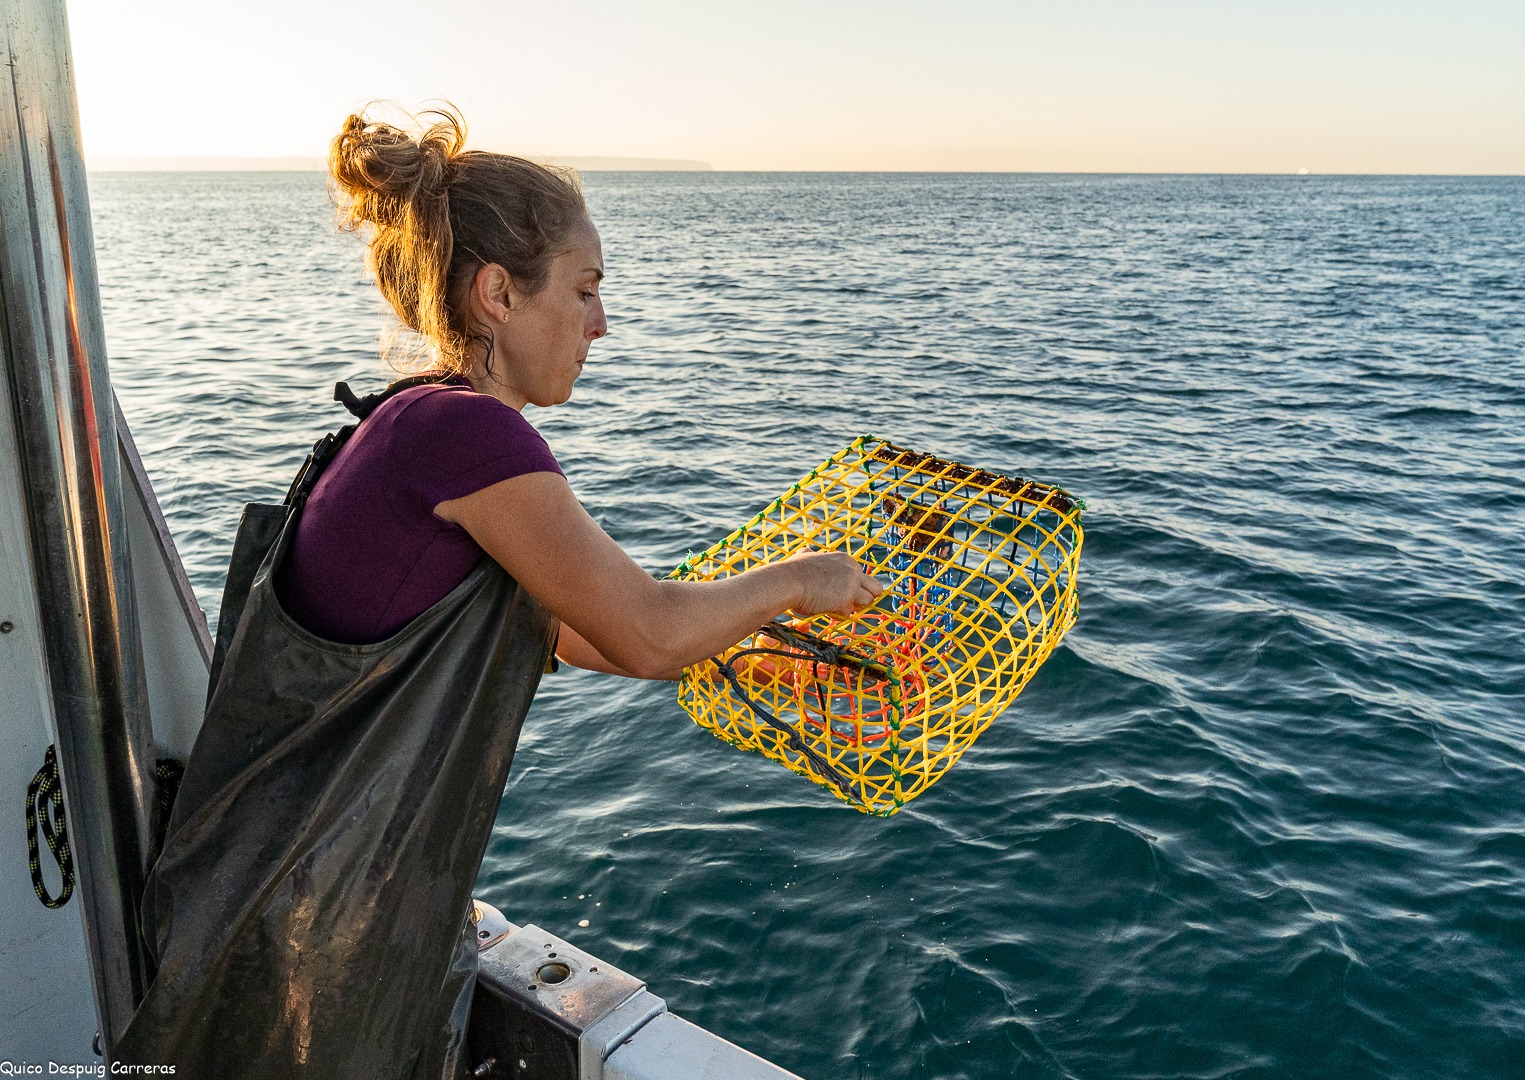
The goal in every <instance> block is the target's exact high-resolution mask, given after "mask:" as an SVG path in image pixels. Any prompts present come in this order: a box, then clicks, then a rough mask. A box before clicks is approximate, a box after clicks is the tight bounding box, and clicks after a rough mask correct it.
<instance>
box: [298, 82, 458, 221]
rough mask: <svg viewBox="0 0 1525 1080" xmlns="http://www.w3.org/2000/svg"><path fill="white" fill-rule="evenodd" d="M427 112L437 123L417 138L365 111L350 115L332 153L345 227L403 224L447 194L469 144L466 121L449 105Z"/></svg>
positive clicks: (331, 170) (332, 170) (331, 168)
mask: <svg viewBox="0 0 1525 1080" xmlns="http://www.w3.org/2000/svg"><path fill="white" fill-rule="evenodd" d="M423 116H424V117H432V118H433V120H434V122H433V123H431V124H430V125H429V126H428V127H427V128H425V129H424V131H423V132H422V134H420V135H418V136H416V137H415V136H413V135H410V134H409V133H408V132H406V131H404V130H402V129H401V128H398V127H394V126H393V125H391V124H388V123H385V122H383V121H379V120H371V119H369V118H367V117H366V116H365V115H364V114H363V113H351V114H350V115H349V116H348V117H347V118H346V119H345V121H344V126H343V128H341V129H340V131H339V134H338V135H337V136H336V137H335V138H334V141H333V144H332V145H331V146H330V147H329V151H328V170H329V174H330V175H331V176H332V177H333V179H334V185H335V187H336V188H337V194H338V195H339V196H340V209H341V211H343V213H342V216H341V222H340V224H341V226H343V227H348V228H351V229H353V228H357V227H359V226H360V225H363V224H366V223H370V224H374V225H380V226H392V227H401V226H403V225H404V224H405V223H406V222H407V221H408V220H409V218H410V217H413V218H414V220H417V216H419V214H420V212H421V211H422V212H423V216H427V211H426V208H427V207H428V205H429V204H430V203H434V202H438V201H440V200H442V199H444V198H445V196H446V192H447V190H448V185H449V173H450V163H451V161H452V160H453V159H454V158H455V157H456V156H458V155H459V154H460V153H461V151H462V150H463V149H464V148H465V145H466V122H465V121H464V120H463V119H462V118H461V115H460V113H459V112H457V111H456V110H455V108H454V107H453V106H450V105H445V106H442V107H440V108H438V109H434V110H430V111H429V112H426V113H424V114H423Z"/></svg>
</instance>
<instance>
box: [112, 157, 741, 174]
mask: <svg viewBox="0 0 1525 1080" xmlns="http://www.w3.org/2000/svg"><path fill="white" fill-rule="evenodd" d="M543 160H546V161H548V162H550V163H551V164H555V165H568V166H571V167H572V168H574V169H576V170H578V171H579V172H713V171H714V166H713V165H711V164H710V163H709V162H707V161H685V160H683V159H681V158H640V157H562V156H560V155H553V156H551V157H549V158H545V159H543ZM85 164H86V166H87V168H89V170H90V171H91V172H322V171H323V170H324V169H325V168H327V167H328V166H327V163H326V162H325V161H324V160H323V159H322V158H315V157H111V156H107V157H89V158H87V159H86V162H85Z"/></svg>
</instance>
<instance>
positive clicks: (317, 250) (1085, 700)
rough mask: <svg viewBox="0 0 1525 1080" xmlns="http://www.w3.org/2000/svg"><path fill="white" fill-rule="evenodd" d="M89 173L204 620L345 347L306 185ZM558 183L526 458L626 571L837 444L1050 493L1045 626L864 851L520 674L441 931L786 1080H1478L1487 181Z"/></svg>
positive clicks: (812, 793)
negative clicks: (736, 1045)
mask: <svg viewBox="0 0 1525 1080" xmlns="http://www.w3.org/2000/svg"><path fill="white" fill-rule="evenodd" d="M92 185H93V187H92V196H93V199H94V209H95V215H96V220H97V241H98V245H99V256H100V262H101V272H102V280H103V290H104V299H105V305H106V318H107V333H108V338H109V341H110V345H111V352H112V366H113V372H114V375H115V379H116V382H117V387H118V391H119V393H120V395H121V397H122V401H123V406H124V408H125V410H126V413H127V416H128V418H129V420H130V421H131V423H132V425H133V428H134V431H135V433H136V435H137V437H138V440H139V442H140V445H141V447H142V449H143V452H144V456H145V458H146V461H147V465H148V470H149V472H150V474H151V475H152V477H153V478H154V481H155V483H156V485H157V487H158V491H159V495H160V498H161V500H162V501H163V503H164V505H165V509H166V511H167V514H168V517H169V520H170V523H171V525H172V526H173V528H174V530H175V534H176V537H177V539H178V541H179V543H180V544H181V549H182V554H183V555H184V557H185V559H186V562H187V564H188V566H189V568H190V572H191V576H192V580H193V581H194V583H195V585H196V588H197V591H198V595H199V596H200V598H201V601H202V604H203V606H204V607H206V608H207V609H208V610H209V611H211V610H212V609H213V608H214V607H215V604H216V597H217V595H218V591H219V589H220V585H221V574H222V571H223V560H224V559H225V558H226V556H227V552H228V549H229V547H230V545H231V542H232V536H233V529H234V525H235V522H236V519H237V513H238V509H239V505H240V504H241V503H242V502H243V501H244V500H246V499H250V498H255V497H258V498H271V497H278V496H279V494H280V493H281V492H282V491H283V490H284V488H285V485H286V483H287V482H288V480H289V478H290V475H291V473H292V471H293V470H294V469H295V467H296V465H297V463H298V462H299V460H300V457H301V455H302V454H303V453H304V452H305V450H306V448H307V446H308V445H310V443H311V441H312V440H313V439H314V438H315V437H316V436H317V434H319V433H320V432H321V431H323V430H325V429H327V428H329V427H331V426H335V425H337V424H338V423H339V422H340V421H341V420H342V419H344V416H343V414H342V412H341V410H340V409H339V407H338V406H336V405H333V404H332V403H330V402H328V401H327V400H326V399H327V398H328V396H329V392H330V389H331V386H332V384H333V382H334V380H335V379H336V378H352V379H359V380H360V381H362V382H364V383H366V384H368V385H379V384H380V383H381V381H382V380H383V378H384V372H383V368H382V366H381V364H380V362H379V361H378V360H377V359H376V356H377V353H376V348H377V340H378V336H379V335H380V334H381V332H382V331H383V329H384V321H383V318H382V316H381V314H380V311H379V308H378V306H377V305H378V302H377V301H376V299H375V298H374V295H373V290H372V289H371V288H370V286H368V285H367V284H366V283H365V281H364V276H363V273H362V269H361V261H360V252H359V249H358V247H357V246H356V244H355V243H354V242H353V241H352V240H350V239H349V238H343V237H338V236H335V235H334V234H333V231H332V226H331V210H330V208H329V205H328V203H327V200H326V196H325V194H324V191H323V188H322V186H321V181H320V179H319V178H317V177H314V176H304V175H290V176H283V175H200V176H194V175H180V176H175V175H116V176H112V175H102V176H96V177H94V178H93V180H92ZM587 189H588V195H589V201H590V203H591V204H592V207H593V210H594V214H595V218H596V221H597V223H598V224H599V225H600V227H601V229H602V231H603V237H604V246H605V253H606V258H607V264H608V270H609V279H608V281H607V282H606V285H605V301H606V305H607V308H608V311H609V319H610V334H609V337H608V338H607V339H606V340H604V341H601V342H599V343H597V344H596V345H595V347H594V351H593V354H592V356H591V358H590V362H589V365H588V368H587V371H586V373H585V375H584V376H583V380H582V382H581V383H580V384H579V388H578V392H577V394H576V396H575V397H574V399H573V401H572V402H571V403H570V404H568V405H566V406H563V407H560V408H557V409H554V410H550V411H546V412H538V413H537V412H533V410H532V416H531V418H532V419H533V420H534V422H535V423H536V424H537V425H538V426H539V427H540V429H541V431H542V432H544V433H545V435H546V436H547V438H548V439H549V440H550V442H551V445H552V447H553V448H554V449H555V450H556V452H557V453H558V455H559V456H560V457H561V459H562V461H563V463H564V465H565V467H566V470H567V473H568V475H569V477H570V478H571V480H572V482H573V485H574V487H575V488H576V490H577V491H578V493H579V494H580V496H581V497H582V498H583V500H584V502H585V503H586V505H587V506H588V507H589V509H590V510H591V511H592V512H593V513H594V515H595V516H596V517H598V518H599V519H600V520H601V521H602V523H603V524H604V526H605V527H606V528H607V529H608V530H609V531H610V533H612V534H613V535H614V536H615V538H616V539H618V540H619V541H620V542H621V543H622V544H624V545H625V546H626V548H627V549H628V550H629V551H631V553H632V554H634V555H635V557H636V558H637V559H638V560H640V561H641V562H642V563H643V565H645V566H647V567H649V568H651V569H653V570H666V569H668V568H670V567H671V566H673V565H675V564H676V563H677V562H678V561H679V560H680V559H681V558H682V556H683V554H684V552H685V551H686V550H688V549H690V548H693V549H696V550H697V549H699V548H702V547H703V546H704V545H706V544H708V543H709V542H711V541H712V540H714V539H716V538H718V537H719V536H720V535H723V534H724V533H725V532H727V531H729V530H730V529H731V528H732V527H734V526H735V525H737V524H739V523H740V522H741V521H742V520H744V519H745V518H747V517H750V516H751V514H752V513H753V512H754V511H756V510H757V509H759V508H760V507H761V505H762V504H763V503H764V502H765V501H767V500H768V499H769V498H771V497H772V496H773V495H774V494H776V493H777V492H778V491H779V490H780V489H781V488H783V487H784V486H785V485H786V484H788V483H789V482H791V481H792V480H794V479H795V478H797V477H798V476H799V475H800V474H801V473H803V472H804V471H805V470H806V469H808V468H809V466H811V465H812V464H814V463H816V462H817V461H819V460H820V459H822V458H824V457H825V456H826V455H827V454H828V453H830V452H832V451H834V450H837V449H839V448H840V447H841V446H843V445H845V444H846V443H847V442H848V441H849V439H850V438H852V437H853V436H855V435H858V434H861V433H864V432H873V433H875V434H879V435H882V436H885V437H888V438H892V439H894V440H896V441H898V442H902V443H905V444H908V445H911V446H914V447H917V448H920V449H925V450H929V451H934V452H937V453H940V454H943V455H947V456H952V457H956V458H960V459H962V460H965V461H967V462H969V463H971V464H975V465H980V466H986V467H989V468H993V469H997V470H1003V471H1010V472H1015V473H1019V474H1021V475H1024V476H1031V477H1035V478H1037V479H1041V480H1045V481H1049V482H1052V483H1057V484H1060V485H1062V486H1064V487H1065V488H1067V489H1069V490H1071V491H1073V492H1075V493H1077V494H1080V495H1083V496H1085V497H1086V498H1087V500H1088V502H1089V505H1090V511H1089V513H1088V515H1087V518H1086V526H1087V542H1086V549H1085V551H1086V553H1085V559H1084V563H1083V568H1082V578H1081V597H1082V599H1081V611H1080V620H1079V623H1078V625H1077V626H1076V627H1075V629H1074V630H1073V631H1072V632H1071V634H1070V636H1069V637H1068V638H1067V639H1066V642H1065V644H1064V646H1063V647H1062V648H1061V649H1060V650H1059V651H1058V652H1057V653H1056V654H1055V656H1054V657H1053V659H1052V660H1051V661H1050V662H1049V664H1048V666H1047V667H1046V668H1045V669H1044V670H1043V671H1042V672H1041V673H1040V674H1039V675H1038V677H1037V678H1036V679H1035V680H1034V682H1033V684H1032V685H1031V686H1030V687H1029V689H1028V690H1027V691H1026V692H1025V693H1024V695H1023V696H1022V698H1021V699H1020V701H1019V702H1018V703H1017V705H1016V706H1015V707H1014V708H1012V709H1011V710H1010V711H1008V712H1007V713H1006V714H1005V715H1004V716H1002V717H1001V718H1000V719H999V720H997V722H996V723H995V725H994V726H993V727H992V728H991V729H990V731H989V732H988V733H987V734H985V735H984V737H983V738H982V739H981V741H980V742H979V743H978V744H977V745H976V746H975V747H974V749H973V750H971V751H970V752H969V753H968V754H967V755H966V756H965V757H964V758H963V760H962V761H961V762H960V763H959V765H958V766H957V767H955V768H954V770H953V771H952V772H951V773H950V774H949V775H948V776H947V777H946V778H944V779H943V780H942V781H941V782H940V783H939V784H938V785H937V786H936V787H935V788H933V789H932V790H931V791H930V792H929V793H928V794H927V795H925V796H923V797H922V798H921V799H920V800H918V801H917V802H916V803H914V804H913V805H912V806H911V807H909V808H908V809H906V810H905V811H903V812H902V813H900V814H899V815H898V816H897V817H895V818H892V819H889V820H880V819H876V818H869V817H864V816H861V815H859V814H856V813H854V812H852V811H851V810H848V809H846V808H844V807H843V806H841V804H839V803H837V802H836V801H835V800H834V799H832V798H831V797H830V796H829V795H828V794H827V793H825V792H824V791H822V790H820V789H818V788H815V787H813V786H811V785H810V784H808V783H806V782H804V781H803V780H801V779H799V778H798V777H794V776H791V775H789V774H788V773H786V772H784V771H783V770H782V769H780V768H778V767H777V766H775V765H772V764H770V763H768V762H766V761H764V760H762V759H760V758H758V757H756V756H753V755H744V754H740V753H737V752H736V751H735V750H733V749H731V748H729V747H727V746H725V745H724V744H722V743H720V742H718V741H717V740H715V739H714V738H712V737H711V736H709V735H708V734H706V733H704V732H703V731H701V730H700V729H698V728H697V727H695V726H694V725H692V724H691V723H689V722H688V720H687V719H686V718H685V716H684V714H683V713H682V712H681V710H680V709H679V708H678V706H677V704H676V702H675V700H674V693H673V688H672V687H671V686H669V685H658V684H636V683H629V682H623V681H619V680H615V679H611V678H609V677H605V676H598V675H591V674H586V673H581V672H565V671H564V672H563V673H561V674H559V675H556V676H554V677H551V678H548V679H547V680H546V683H545V684H544V688H543V690H542V692H541V695H540V697H539V698H538V700H537V702H536V705H535V708H534V711H533V713H532V714H531V719H530V721H529V723H528V725H527V728H526V733H525V737H524V740H523V742H522V744H521V750H520V754H519V757H518V759H517V760H516V762H515V765H514V770H513V775H512V777H511V778H510V781H509V785H508V790H507V792H506V794H505V797H504V801H503V807H502V811H501V813H500V815H499V820H498V826H497V831H496V834H495V836H494V839H493V843H492V846H491V850H490V851H489V854H488V857H487V861H486V864H485V865H484V867H483V870H482V874H481V879H480V882H479V886H478V893H479V895H481V896H483V897H484V898H486V899H489V900H491V901H492V902H494V903H496V904H498V905H499V906H500V907H502V908H503V909H504V910H505V911H506V912H507V913H508V914H509V916H510V917H511V918H513V919H515V920H516V921H533V922H536V923H538V924H540V925H542V926H544V927H546V928H548V929H551V930H554V931H556V932H559V933H561V934H563V935H565V936H567V937H569V938H571V939H572V940H574V941H576V942H577V943H578V944H580V945H583V946H584V947H586V948H588V949H589V950H591V951H593V952H594V953H597V954H598V955H600V956H603V957H605V958H606V959H608V960H610V961H613V962H615V963H618V964H619V965H621V966H623V967H625V968H626V969H628V970H630V971H632V972H635V973H637V974H639V975H640V976H642V977H644V978H646V979H647V980H648V981H649V983H650V984H651V987H652V989H653V990H654V991H655V992H656V993H658V994H660V995H662V996H664V997H665V998H667V1000H668V1002H669V1004H670V1005H671V1007H672V1008H673V1009H674V1010H675V1011H677V1012H679V1013H681V1014H683V1015H685V1016H687V1017H689V1018H690V1019H692V1020H694V1021H696V1022H698V1023H701V1024H703V1025H705V1026H707V1027H710V1028H712V1029H714V1030H715V1031H718V1032H720V1033H721V1034H723V1035H725V1036H727V1037H729V1038H732V1039H734V1040H736V1041H738V1042H740V1043H741V1044H743V1045H745V1046H747V1047H748V1048H750V1049H752V1050H755V1051H757V1052H758V1053H761V1054H763V1055H765V1056H768V1057H771V1058H773V1059H775V1060H777V1061H778V1062H780V1063H781V1064H783V1065H785V1066H787V1067H789V1068H791V1069H794V1070H796V1071H798V1072H800V1073H802V1074H804V1075H806V1076H809V1077H829V1076H848V1077H857V1078H870V1077H872V1078H875V1080H879V1078H884V1080H889V1078H913V1077H915V1078H924V1077H938V1078H944V1077H982V1078H984V1077H989V1078H998V1077H1000V1078H1004V1077H1029V1076H1031V1077H1087V1078H1089V1077H1098V1078H1099V1077H1108V1078H1111V1077H1117V1078H1122V1077H1129V1078H1144V1077H1203V1078H1206V1077H1242V1078H1249V1077H1266V1078H1270V1077H1288V1076H1298V1077H1413V1078H1420V1077H1469V1078H1470V1077H1478V1078H1482V1077H1488V1078H1492V1077H1518V1076H1525V660H1522V657H1525V481H1522V466H1525V386H1522V383H1525V214H1522V212H1525V180H1522V179H1510V178H1502V179H1433V178H1426V179H1419V178H1403V179H1376V178H1354V177H1352V178H1315V177H1304V178H1250V177H1233V178H1214V177H1090V176H1074V177H1066V176H872V175H825V176H809V175H748V174H724V173H719V174H593V175H591V176H589V177H588V178H587ZM214 614H215V612H214ZM582 920H586V921H587V923H588V925H587V926H586V927H582V926H581V925H580V923H581V921H582Z"/></svg>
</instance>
